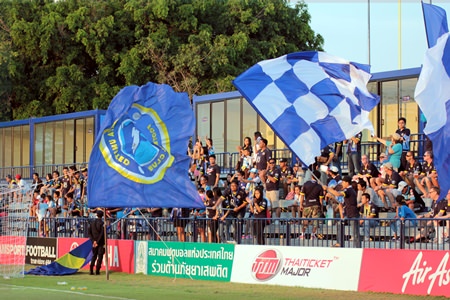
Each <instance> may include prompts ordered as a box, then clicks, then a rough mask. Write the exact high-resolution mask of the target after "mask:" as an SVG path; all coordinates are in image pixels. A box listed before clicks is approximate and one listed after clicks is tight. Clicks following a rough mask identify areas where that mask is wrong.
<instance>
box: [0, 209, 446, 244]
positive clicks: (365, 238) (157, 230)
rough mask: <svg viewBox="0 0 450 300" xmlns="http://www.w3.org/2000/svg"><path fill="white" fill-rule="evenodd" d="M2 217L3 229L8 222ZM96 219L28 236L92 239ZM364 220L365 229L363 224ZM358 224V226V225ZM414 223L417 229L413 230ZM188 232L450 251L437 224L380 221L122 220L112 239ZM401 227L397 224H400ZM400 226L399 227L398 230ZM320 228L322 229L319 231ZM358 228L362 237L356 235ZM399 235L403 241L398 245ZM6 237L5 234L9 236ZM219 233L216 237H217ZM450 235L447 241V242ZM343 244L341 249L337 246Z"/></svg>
mask: <svg viewBox="0 0 450 300" xmlns="http://www.w3.org/2000/svg"><path fill="white" fill-rule="evenodd" d="M3 219H4V218H0V226H1V224H2V220H3ZM91 220H92V219H89V218H84V217H73V218H45V219H44V220H43V223H42V224H41V225H39V222H38V221H37V220H36V218H32V217H30V218H29V219H28V226H27V227H28V229H27V236H35V237H36V236H46V237H88V231H87V230H88V226H89V222H90V221H91ZM361 220H364V222H362V224H359V222H360V221H361ZM354 222H357V223H358V224H359V225H358V226H356V227H355V226H353V225H352V224H353V223H354ZM412 222H415V223H417V225H412ZM175 223H177V224H181V226H182V227H183V228H184V232H185V233H184V235H185V239H186V241H189V242H202V241H204V240H202V238H206V242H208V240H209V239H211V238H212V236H213V235H214V236H215V238H214V239H213V240H214V241H217V242H220V243H236V244H249V245H252V244H261V243H262V242H263V243H264V244H266V245H282V246H305V247H332V246H338V247H346V248H359V247H363V248H396V249H435V250H443V249H446V250H449V249H450V248H449V247H450V242H449V241H448V234H449V226H448V225H446V223H445V221H443V222H442V221H441V222H440V223H437V220H436V219H427V218H421V219H415V220H405V221H400V220H396V219H392V218H379V219H370V221H369V219H347V220H341V219H325V218H322V219H305V218H280V219H275V218H273V219H270V220H268V219H254V218H242V219H238V218H229V219H225V220H224V221H220V220H212V219H207V218H194V217H192V218H180V219H177V221H176V222H174V221H173V220H171V219H170V218H151V217H149V218H143V217H133V218H122V219H108V220H107V224H108V228H109V230H108V238H113V239H131V240H162V241H178V240H179V237H177V228H176V227H175V226H176V224H175ZM394 224H396V225H394ZM395 226H397V227H395ZM314 227H316V229H317V230H314ZM355 228H357V229H358V230H359V235H358V234H355ZM394 230H396V232H397V236H398V239H396V240H394V239H393V236H394ZM3 232H4V233H5V231H3ZM214 232H216V233H214ZM444 236H447V237H444ZM337 244H338V245H337Z"/></svg>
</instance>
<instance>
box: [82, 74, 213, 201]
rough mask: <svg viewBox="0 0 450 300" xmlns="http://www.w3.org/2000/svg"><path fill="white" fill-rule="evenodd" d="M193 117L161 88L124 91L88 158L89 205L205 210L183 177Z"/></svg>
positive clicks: (185, 101) (180, 99)
mask: <svg viewBox="0 0 450 300" xmlns="http://www.w3.org/2000/svg"><path fill="white" fill-rule="evenodd" d="M194 126H195V121H194V113H193V111H192V108H191V105H190V100H189V97H188V95H187V94H186V93H177V92H174V91H173V89H172V88H171V87H170V86H168V85H165V84H154V83H147V84H146V85H144V86H141V87H138V86H128V87H125V88H123V89H122V90H121V91H120V92H119V93H118V94H117V95H116V96H115V97H114V99H113V100H112V102H111V104H110V105H109V108H108V110H107V112H106V115H105V118H104V120H103V122H102V124H101V126H100V130H99V134H98V136H97V138H96V141H95V144H94V147H93V149H92V152H91V157H90V160H89V180H88V194H89V203H88V205H89V207H186V208H199V207H204V205H203V203H202V201H201V199H200V197H199V195H198V193H197V191H196V189H195V187H194V185H193V184H192V183H191V181H190V180H189V178H188V168H189V157H188V156H187V147H188V143H189V138H190V137H191V136H192V135H193V134H194Z"/></svg>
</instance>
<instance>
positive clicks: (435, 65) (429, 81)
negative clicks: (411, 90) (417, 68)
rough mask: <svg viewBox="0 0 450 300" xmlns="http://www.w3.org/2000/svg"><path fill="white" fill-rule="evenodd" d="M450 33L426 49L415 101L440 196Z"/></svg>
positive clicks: (448, 111) (447, 166)
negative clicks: (422, 119) (430, 144)
mask: <svg viewBox="0 0 450 300" xmlns="http://www.w3.org/2000/svg"><path fill="white" fill-rule="evenodd" d="M449 36H450V34H449V33H446V34H444V35H442V36H441V37H440V38H439V39H438V41H437V43H436V45H435V46H434V47H432V48H430V49H428V50H427V52H426V54H425V60H424V63H423V65H422V70H421V72H420V76H419V80H418V82H417V85H416V91H415V100H416V102H417V104H418V105H419V107H420V109H421V110H422V112H423V114H424V116H425V118H426V119H427V124H426V127H425V128H424V132H425V134H426V135H427V136H428V137H429V138H430V140H431V141H432V142H433V154H434V159H433V162H434V166H435V168H436V172H437V174H438V180H439V185H440V188H441V197H440V199H443V198H444V197H445V196H446V195H447V191H448V190H449V189H450V39H449Z"/></svg>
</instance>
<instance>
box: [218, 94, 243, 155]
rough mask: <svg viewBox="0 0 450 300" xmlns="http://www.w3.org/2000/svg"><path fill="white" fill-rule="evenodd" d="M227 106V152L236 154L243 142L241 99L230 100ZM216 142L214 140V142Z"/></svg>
mask: <svg viewBox="0 0 450 300" xmlns="http://www.w3.org/2000/svg"><path fill="white" fill-rule="evenodd" d="M226 105H227V113H226V116H227V122H226V124H227V138H226V145H225V151H226V152H236V151H237V150H236V147H237V146H239V145H240V144H241V143H242V141H241V99H232V100H231V99H230V100H227V102H226ZM213 141H214V140H213Z"/></svg>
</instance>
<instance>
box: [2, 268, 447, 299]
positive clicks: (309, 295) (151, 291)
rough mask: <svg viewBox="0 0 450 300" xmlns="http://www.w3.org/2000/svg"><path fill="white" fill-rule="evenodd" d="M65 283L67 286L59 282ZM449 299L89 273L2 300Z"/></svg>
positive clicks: (5, 283)
mask: <svg viewBox="0 0 450 300" xmlns="http://www.w3.org/2000/svg"><path fill="white" fill-rule="evenodd" d="M61 282H66V283H67V284H65V285H60V284H58V283H61ZM88 298H92V299H164V300H165V299H168V300H170V299H176V300H184V299H196V300H202V299H205V300H206V299H207V300H222V299H223V300H225V299H226V300H230V299H233V300H236V299H258V300H263V299H270V300H278V299H333V300H339V299H342V300H344V299H345V300H348V299H364V300H375V299H377V300H381V299H405V300H406V299H408V300H410V299H427V300H431V299H446V298H445V297H420V296H409V295H392V294H380V293H357V292H344V291H334V290H319V289H307V288H300V287H281V286H273V285H250V284H236V283H220V282H214V281H194V280H190V279H177V278H167V277H154V276H147V275H142V274H137V275H130V274H124V273H111V274H110V278H109V280H106V276H105V275H104V274H102V275H100V276H91V275H89V274H88V273H87V272H86V271H82V272H79V273H77V274H75V275H71V276H62V277H51V276H31V275H27V276H25V278H22V279H4V278H1V279H0V299H3V300H4V299H14V300H19V299H27V300H30V299H59V300H61V299H64V300H65V299H88Z"/></svg>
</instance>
